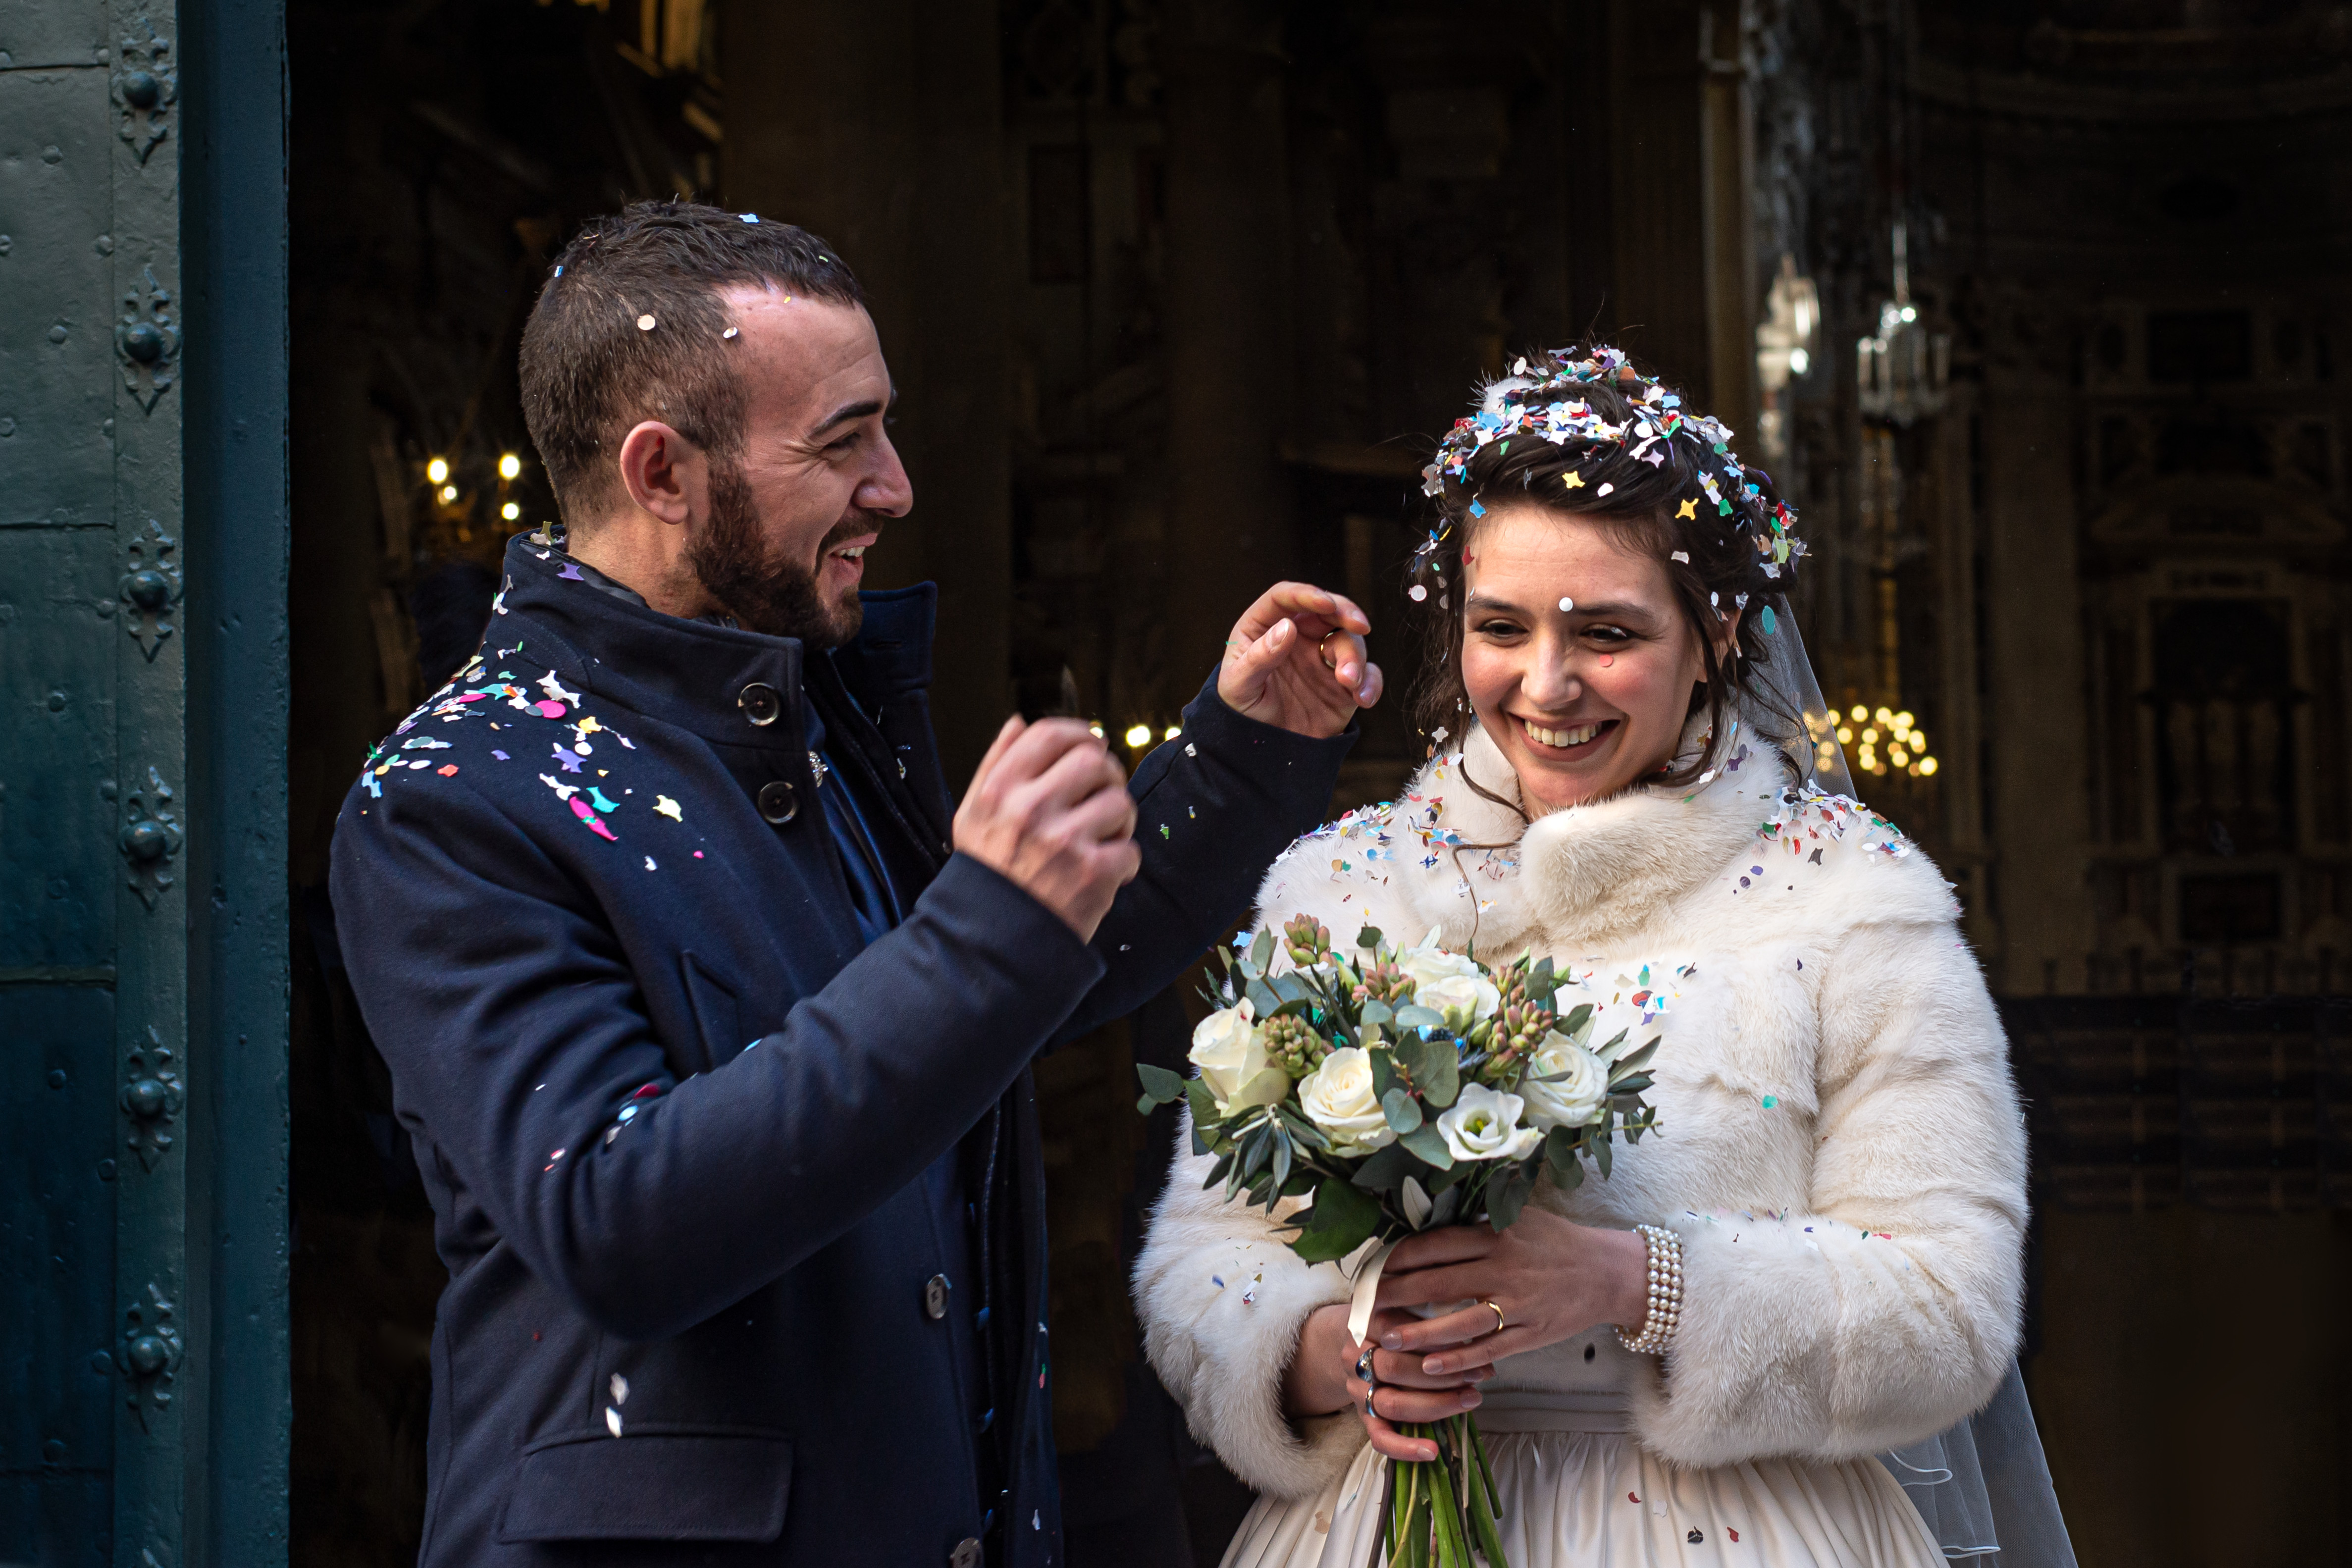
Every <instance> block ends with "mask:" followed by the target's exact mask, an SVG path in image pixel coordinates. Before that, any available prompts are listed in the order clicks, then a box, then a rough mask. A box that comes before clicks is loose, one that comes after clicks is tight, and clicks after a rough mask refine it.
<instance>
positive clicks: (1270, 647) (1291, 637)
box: [1217, 620, 1298, 711]
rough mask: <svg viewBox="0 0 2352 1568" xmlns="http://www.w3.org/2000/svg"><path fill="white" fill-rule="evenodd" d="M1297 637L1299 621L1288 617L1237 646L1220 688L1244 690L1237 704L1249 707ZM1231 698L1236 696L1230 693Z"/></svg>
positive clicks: (1243, 708)
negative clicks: (1258, 635) (1240, 700)
mask: <svg viewBox="0 0 2352 1568" xmlns="http://www.w3.org/2000/svg"><path fill="white" fill-rule="evenodd" d="M1297 641H1298V623H1297V622H1296V621H1292V620H1279V621H1276V622H1275V623H1274V625H1273V626H1269V627H1267V628H1266V629H1265V633H1264V634H1263V635H1262V636H1260V637H1257V638H1255V640H1253V641H1250V642H1247V643H1244V644H1243V645H1242V647H1239V648H1237V649H1235V650H1234V658H1233V663H1232V664H1231V665H1230V666H1229V667H1228V668H1226V669H1225V671H1224V672H1223V674H1222V675H1220V676H1219V677H1218V679H1217V686H1218V689H1220V690H1221V691H1234V692H1238V693H1241V694H1242V695H1243V701H1242V702H1241V703H1238V704H1235V706H1237V707H1239V708H1241V709H1242V710H1244V711H1247V710H1248V707H1249V705H1250V704H1253V703H1255V701H1256V700H1257V699H1258V696H1259V695H1260V693H1262V692H1263V691H1264V690H1265V681H1266V679H1267V678H1268V677H1269V676H1270V675H1271V674H1272V673H1273V671H1274V668H1275V667H1276V665H1278V664H1280V663H1281V662H1282V658H1283V656H1284V655H1285V654H1286V653H1288V652H1289V651H1290V649H1291V648H1292V647H1294V646H1296V645H1297ZM1227 700H1228V701H1231V700H1232V699H1231V698H1230V697H1229V698H1227Z"/></svg>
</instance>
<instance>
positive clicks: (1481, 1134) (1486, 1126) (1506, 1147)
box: [1437, 1083, 1543, 1160]
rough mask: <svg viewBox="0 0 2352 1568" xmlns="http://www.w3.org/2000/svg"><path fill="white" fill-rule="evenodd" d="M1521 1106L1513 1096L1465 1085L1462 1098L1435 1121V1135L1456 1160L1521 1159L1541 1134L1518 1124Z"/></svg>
mask: <svg viewBox="0 0 2352 1568" xmlns="http://www.w3.org/2000/svg"><path fill="white" fill-rule="evenodd" d="M1522 1103H1523V1102H1522V1101H1521V1100H1520V1099H1519V1097H1518V1096H1517V1095H1516V1094H1504V1093H1501V1092H1500V1091H1498V1090H1496V1089H1488V1088H1487V1087H1486V1085H1485V1084H1483V1083H1470V1084H1465V1085H1463V1086H1462V1098H1461V1099H1459V1100H1455V1101H1454V1105H1453V1108H1452V1109H1451V1110H1447V1111H1446V1112H1445V1113H1444V1115H1442V1116H1440V1117H1439V1118H1438V1119H1437V1134H1438V1136H1439V1137H1441V1138H1443V1139H1444V1140H1445V1147H1446V1149H1447V1150H1448V1152H1451V1153H1452V1154H1453V1156H1454V1158H1455V1159H1457V1160H1521V1159H1525V1158H1526V1157H1527V1155H1528V1152H1530V1151H1531V1150H1533V1149H1534V1148H1535V1146H1536V1145H1537V1144H1538V1142H1542V1140H1543V1131H1542V1130H1541V1129H1540V1128H1535V1127H1522V1126H1520V1125H1519V1124H1518V1122H1519V1111H1520V1110H1521V1108H1522Z"/></svg>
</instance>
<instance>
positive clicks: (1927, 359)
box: [1854, 221, 1952, 425]
mask: <svg viewBox="0 0 2352 1568" xmlns="http://www.w3.org/2000/svg"><path fill="white" fill-rule="evenodd" d="M1951 368H1952V340H1951V339H1950V338H1949V337H1948V336H1946V335H1945V334H1944V333H1942V332H1930V331H1927V328H1925V327H1923V326H1921V325H1920V324H1919V309H1918V307H1917V306H1916V305H1914V304H1913V303H1912V302H1911V257H1910V243H1909V235H1908V233H1907V231H1906V226H1905V225H1904V224H1903V223H1901V222H1900V221H1898V222H1896V224H1895V298H1893V299H1892V300H1885V301H1883V302H1881V303H1880V305H1879V307H1878V331H1877V333H1876V334H1875V335H1874V336H1872V337H1867V338H1864V339H1862V340H1861V341H1860V342H1857V343H1856V344H1855V345H1854V384H1855V387H1856V388H1857V390H1858V391H1859V394H1860V397H1861V403H1862V413H1863V417H1864V418H1866V419H1884V420H1886V421H1888V422H1890V423H1892V424H1895V425H1909V424H1910V423H1911V422H1912V421H1913V420H1915V419H1919V418H1923V417H1926V416H1932V415H1937V414H1941V413H1942V412H1943V411H1944V397H1945V391H1946V385H1947V383H1948V381H1949V380H1950V377H1951Z"/></svg>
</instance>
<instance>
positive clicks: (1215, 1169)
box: [1201, 1150, 1234, 1192]
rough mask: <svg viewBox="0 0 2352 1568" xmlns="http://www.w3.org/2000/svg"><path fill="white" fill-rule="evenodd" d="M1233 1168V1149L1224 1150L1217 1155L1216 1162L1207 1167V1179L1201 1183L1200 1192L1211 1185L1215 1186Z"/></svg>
mask: <svg viewBox="0 0 2352 1568" xmlns="http://www.w3.org/2000/svg"><path fill="white" fill-rule="evenodd" d="M1233 1168H1234V1156H1233V1151H1231V1150H1227V1151H1226V1152H1223V1153H1222V1154H1220V1155H1218V1156H1217V1163H1215V1164H1213V1165H1212V1166H1210V1167H1209V1175H1208V1179H1207V1180H1206V1181H1204V1182H1202V1184H1201V1190H1202V1192H1206V1191H1208V1190H1209V1189H1210V1188H1211V1187H1213V1186H1215V1185H1216V1184H1218V1183H1219V1182H1222V1181H1223V1180H1224V1179H1225V1177H1226V1176H1227V1175H1228V1174H1230V1173H1232V1171H1233Z"/></svg>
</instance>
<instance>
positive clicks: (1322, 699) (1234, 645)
mask: <svg viewBox="0 0 2352 1568" xmlns="http://www.w3.org/2000/svg"><path fill="white" fill-rule="evenodd" d="M1371 629H1372V623H1371V621H1370V618H1368V617H1367V616H1365V614H1364V612H1363V611H1361V610H1360V609H1358V608H1357V607H1356V606H1355V605H1354V603H1353V602H1351V601H1349V600H1348V599H1345V598H1342V597H1341V596H1340V595H1337V594H1333V593H1328V592H1326V591H1325V590H1323V589H1321V588H1318V587H1316V586H1315V585H1314V584H1310V583H1276V584H1275V585H1274V586H1273V587H1271V588H1268V589H1267V590H1266V591H1265V593H1264V594H1261V595H1258V601H1257V603H1256V604H1255V605H1251V606H1250V607H1249V610H1248V612H1247V613H1246V614H1244V616H1242V618H1241V619H1240V620H1238V621H1236V622H1234V635H1233V637H1231V638H1230V639H1228V640H1227V642H1226V643H1225V658H1224V662H1223V665H1222V666H1220V667H1219V668H1218V670H1217V695H1218V696H1219V697H1221V698H1223V700H1224V703H1225V706H1226V707H1228V708H1231V709H1232V710H1234V712H1236V713H1246V714H1248V715H1249V716H1250V717H1251V718H1253V719H1255V720H1257V721H1259V722H1261V723H1265V724H1272V725H1275V726H1276V727H1277V728H1279V729H1284V730H1288V731H1291V733H1293V734H1296V735H1310V736H1313V737H1314V738H1316V739H1317V740H1322V739H1325V738H1327V737H1329V736H1332V735H1336V734H1338V733H1339V731H1342V730H1344V729H1346V728H1347V727H1348V722H1349V720H1351V719H1353V718H1354V717H1355V716H1356V710H1357V709H1359V708H1370V706H1371V705H1372V704H1373V703H1375V702H1377V701H1379V700H1380V699H1381V667H1380V666H1379V665H1377V664H1374V663H1372V662H1371V660H1370V659H1369V658H1366V657H1365V656H1364V636H1365V634H1366V633H1368V632H1370V630H1371Z"/></svg>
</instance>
